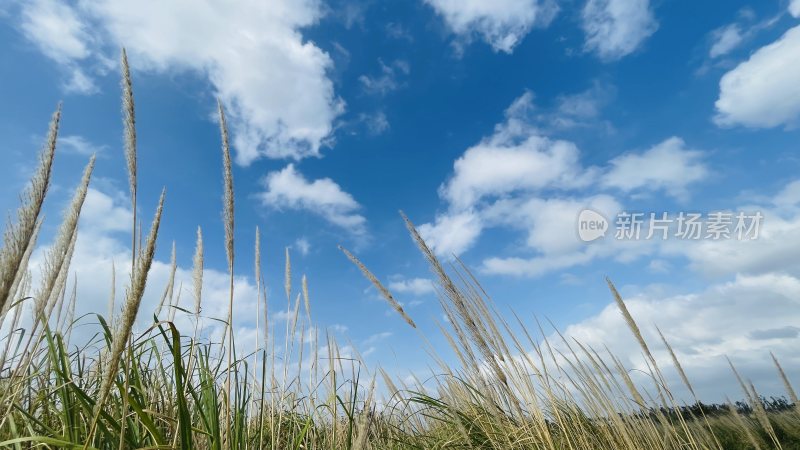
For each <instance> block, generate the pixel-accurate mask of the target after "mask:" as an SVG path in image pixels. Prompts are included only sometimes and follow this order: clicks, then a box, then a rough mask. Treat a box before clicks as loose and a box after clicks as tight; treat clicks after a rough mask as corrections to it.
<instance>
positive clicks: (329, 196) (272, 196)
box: [258, 164, 367, 236]
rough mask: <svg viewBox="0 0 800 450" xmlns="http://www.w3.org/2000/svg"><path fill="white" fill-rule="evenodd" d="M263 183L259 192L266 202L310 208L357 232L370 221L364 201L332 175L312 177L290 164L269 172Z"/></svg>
mask: <svg viewBox="0 0 800 450" xmlns="http://www.w3.org/2000/svg"><path fill="white" fill-rule="evenodd" d="M264 187H265V188H266V191H264V192H262V193H259V194H258V197H259V198H260V199H261V201H262V202H263V203H264V205H267V206H271V207H273V208H290V209H296V210H305V211H309V212H311V213H314V214H317V215H319V216H320V217H322V218H323V219H325V220H327V221H328V222H330V223H332V224H333V225H336V226H338V227H340V228H342V229H344V230H347V231H348V232H350V233H352V234H354V235H359V236H360V235H364V234H365V233H366V222H367V221H366V219H365V218H364V216H362V215H360V214H359V213H358V211H359V210H360V209H361V205H359V204H358V202H356V200H355V199H354V198H353V196H352V195H350V194H348V193H347V192H345V191H343V190H342V188H341V187H340V186H339V185H338V184H336V183H335V182H334V181H333V180H331V179H330V178H321V179H318V180H314V181H309V180H307V179H306V178H305V177H304V176H303V175H302V174H301V173H300V172H298V171H297V169H295V167H294V164H289V165H288V166H286V167H285V168H284V169H283V170H280V171H277V172H271V173H269V174H268V175H267V176H266V178H265V179H264Z"/></svg>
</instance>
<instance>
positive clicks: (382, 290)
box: [339, 245, 417, 328]
mask: <svg viewBox="0 0 800 450" xmlns="http://www.w3.org/2000/svg"><path fill="white" fill-rule="evenodd" d="M339 250H341V251H342V253H344V255H345V256H347V259H349V260H350V261H351V262H352V263H353V264H355V265H356V267H358V270H360V271H361V273H362V274H364V276H365V277H366V278H367V279H368V280H369V281H370V283H372V285H373V286H375V288H376V289H378V292H380V293H381V295H382V296H383V298H385V299H386V301H387V302H388V303H389V306H391V307H392V308H394V310H395V311H397V313H398V314H400V316H401V317H402V318H403V320H405V321H406V323H407V324H409V325H411V327H413V328H417V324H415V323H414V321H413V320H411V317H408V314H406V312H405V311H404V310H403V307H402V306H401V305H400V303H398V301H397V300H395V299H394V296H392V293H391V292H389V290H388V289H386V287H384V286H383V284H381V282H380V281H378V279H377V278H376V277H375V275H373V274H372V272H370V271H369V269H367V267H366V266H365V265H364V264H363V263H362V262H361V261H359V259H358V258H356V257H355V256H354V255H353V254H352V253H350V252H349V251H347V249H346V248H344V247H342V246H341V245H340V246H339Z"/></svg>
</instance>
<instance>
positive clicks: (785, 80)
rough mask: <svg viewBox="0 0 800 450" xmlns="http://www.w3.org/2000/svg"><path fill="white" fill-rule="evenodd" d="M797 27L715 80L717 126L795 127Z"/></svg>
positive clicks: (799, 110)
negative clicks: (717, 95)
mask: <svg viewBox="0 0 800 450" xmlns="http://www.w3.org/2000/svg"><path fill="white" fill-rule="evenodd" d="M798 52H800V26H797V27H794V28H792V29H790V30H789V31H787V32H786V33H785V34H784V35H783V36H781V37H780V38H779V39H778V40H777V41H775V42H773V43H771V44H769V45H766V46H764V47H762V48H760V49H758V50H757V51H756V52H755V53H753V54H752V55H751V56H750V58H749V59H748V60H747V61H745V62H743V63H741V64H739V65H738V66H736V67H735V68H734V69H733V70H731V71H729V72H728V73H726V74H725V75H724V76H723V77H722V79H721V80H720V83H719V89H720V92H719V98H718V99H717V101H716V103H715V106H716V110H717V114H716V115H715V117H714V121H715V122H716V123H717V125H719V126H723V127H728V126H734V125H743V126H746V127H752V128H772V127H777V126H781V125H783V126H787V127H791V126H795V125H797V121H798V118H800V85H798V83H797V82H796V81H797V79H798V77H800V62H798V59H797V58H796V57H795V55H797V54H798Z"/></svg>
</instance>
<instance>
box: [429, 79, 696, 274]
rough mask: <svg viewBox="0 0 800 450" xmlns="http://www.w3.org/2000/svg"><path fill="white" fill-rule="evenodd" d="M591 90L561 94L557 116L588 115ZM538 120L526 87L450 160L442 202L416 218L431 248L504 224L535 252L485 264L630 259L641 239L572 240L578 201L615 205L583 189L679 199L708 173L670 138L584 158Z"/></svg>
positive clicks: (487, 267)
mask: <svg viewBox="0 0 800 450" xmlns="http://www.w3.org/2000/svg"><path fill="white" fill-rule="evenodd" d="M595 90H596V89H595V88H593V89H592V90H590V91H587V93H584V94H581V95H579V96H577V97H562V98H560V101H559V102H558V108H557V109H558V110H559V111H563V113H561V114H559V115H560V116H562V117H567V118H573V117H574V118H578V117H582V118H586V117H589V118H591V117H594V116H596V115H597V114H598V113H597V108H598V106H597V104H596V103H595V102H594V100H596V99H597V97H598V96H599V94H597V93H595V92H594V91H595ZM538 123H542V121H541V114H538V115H537V114H536V108H535V107H534V105H533V94H532V93H530V92H526V93H525V94H523V95H522V96H520V97H519V98H518V99H516V100H515V101H514V102H513V103H512V104H511V106H510V107H509V108H508V109H507V110H506V118H505V120H504V121H503V122H502V123H500V124H498V125H496V126H495V129H494V133H492V134H491V135H490V136H488V137H486V138H484V139H482V140H481V141H480V142H479V143H478V144H477V145H474V146H472V147H470V148H468V149H467V150H466V151H465V152H464V154H463V155H462V156H461V157H459V158H458V159H457V160H456V161H455V162H454V164H453V175H452V176H451V178H450V179H449V180H447V181H446V182H445V183H444V184H442V186H441V187H440V188H439V196H440V198H441V199H442V200H443V201H444V202H446V204H447V209H446V210H445V211H443V212H440V213H439V214H437V215H436V217H435V219H434V221H433V222H432V223H425V224H422V225H421V226H420V227H419V231H420V234H421V236H422V237H423V238H424V239H425V240H426V242H427V243H428V244H429V245H430V246H431V248H432V249H433V250H434V251H435V252H436V253H437V254H438V255H440V256H444V257H450V256H451V255H452V254H456V255H459V254H461V253H463V252H465V251H467V250H469V249H470V248H471V247H472V246H473V245H475V243H476V242H477V240H478V239H479V237H480V235H481V233H482V232H483V231H484V230H486V229H490V228H505V229H509V228H510V229H514V230H517V231H521V232H523V233H525V234H526V236H527V238H526V240H525V246H524V249H525V250H527V251H528V252H529V253H532V254H534V255H535V256H533V257H518V256H515V257H510V258H506V257H502V258H501V257H490V258H488V259H487V260H486V261H484V264H483V267H482V268H483V269H484V271H486V272H490V273H503V274H513V275H525V276H537V275H541V274H543V273H545V272H548V271H552V270H558V269H560V268H566V267H570V266H573V265H576V264H583V263H586V262H588V261H591V260H592V259H594V258H596V257H599V256H606V257H608V256H611V255H613V257H614V258H617V259H625V260H630V259H633V258H635V257H636V256H637V255H640V254H641V253H642V252H646V251H649V250H647V248H648V247H647V246H640V245H630V244H627V243H624V244H621V245H622V247H617V248H616V249H615V248H612V247H611V246H609V245H594V244H593V245H592V246H589V247H587V246H586V245H585V244H584V243H582V242H581V241H580V240H579V239H578V236H577V233H576V231H575V224H576V221H577V217H578V214H579V213H580V211H581V210H582V209H584V208H587V207H589V208H592V209H594V210H595V211H599V212H601V213H602V214H604V215H605V216H606V217H614V216H615V215H616V214H617V213H618V212H620V211H621V210H622V205H621V204H620V202H619V201H618V200H617V199H615V198H614V197H613V196H611V195H608V194H602V193H597V194H595V195H586V194H584V193H582V191H583V190H585V189H587V188H590V187H592V188H594V189H595V191H597V190H600V191H602V190H606V191H609V190H610V191H617V192H618V193H619V192H621V193H623V194H626V195H629V194H631V193H632V192H636V193H637V194H638V193H640V192H642V191H648V192H659V193H666V194H667V195H672V196H676V197H679V198H685V197H687V196H688V192H687V187H688V186H689V185H691V184H692V183H696V182H699V181H702V180H703V179H705V177H706V175H707V174H708V169H707V168H706V167H705V165H704V164H703V162H702V161H701V160H702V156H703V155H702V153H701V152H699V151H696V150H689V149H687V148H686V145H685V143H684V142H683V140H681V139H680V138H677V137H673V138H669V139H667V140H665V141H664V142H662V143H660V144H657V145H655V146H653V147H652V148H650V149H648V150H646V151H644V152H640V153H628V154H624V155H622V156H620V157H618V158H616V159H613V160H611V161H609V163H608V164H607V165H606V166H604V167H597V166H592V167H585V166H584V165H582V164H581V155H580V151H579V149H578V148H577V146H576V145H575V144H574V143H572V142H569V141H564V140H554V139H551V138H549V137H547V136H545V135H544V133H543V131H542V129H541V128H539V127H537V126H536V124H538ZM552 123H553V120H547V121H546V124H552Z"/></svg>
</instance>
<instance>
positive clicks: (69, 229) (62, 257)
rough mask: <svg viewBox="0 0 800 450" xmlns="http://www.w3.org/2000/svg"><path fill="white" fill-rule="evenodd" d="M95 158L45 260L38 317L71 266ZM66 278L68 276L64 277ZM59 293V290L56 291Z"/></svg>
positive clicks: (91, 160) (38, 300)
mask: <svg viewBox="0 0 800 450" xmlns="http://www.w3.org/2000/svg"><path fill="white" fill-rule="evenodd" d="M94 162H95V157H94V156H92V157H91V159H90V160H89V163H88V164H87V165H86V168H85V169H84V171H83V177H82V178H81V182H80V184H79V185H78V188H77V189H76V190H75V194H74V195H73V197H72V202H71V203H70V206H69V208H68V209H67V211H66V212H65V214H64V220H63V221H62V222H61V226H60V227H59V230H58V234H57V237H56V241H55V243H53V246H52V247H51V248H50V250H49V251H48V252H47V256H46V258H45V264H44V267H45V270H44V272H43V274H42V280H41V285H40V287H39V290H38V292H37V294H36V305H37V306H36V316H37V319H38V318H39V317H38V316H39V315H41V314H42V313H44V312H45V309H46V308H47V305H48V304H49V303H50V299H51V296H52V293H53V288H54V287H55V285H56V282H57V279H58V277H59V275H61V274H62V271H63V269H64V266H65V265H66V266H67V267H68V266H69V258H68V256H70V253H71V251H70V248H74V241H75V239H76V237H77V229H78V219H79V218H80V214H81V209H82V208H83V202H84V200H85V199H86V192H87V191H88V189H89V181H90V180H91V177H92V171H93V170H94ZM64 277H66V275H64ZM56 293H58V290H56Z"/></svg>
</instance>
